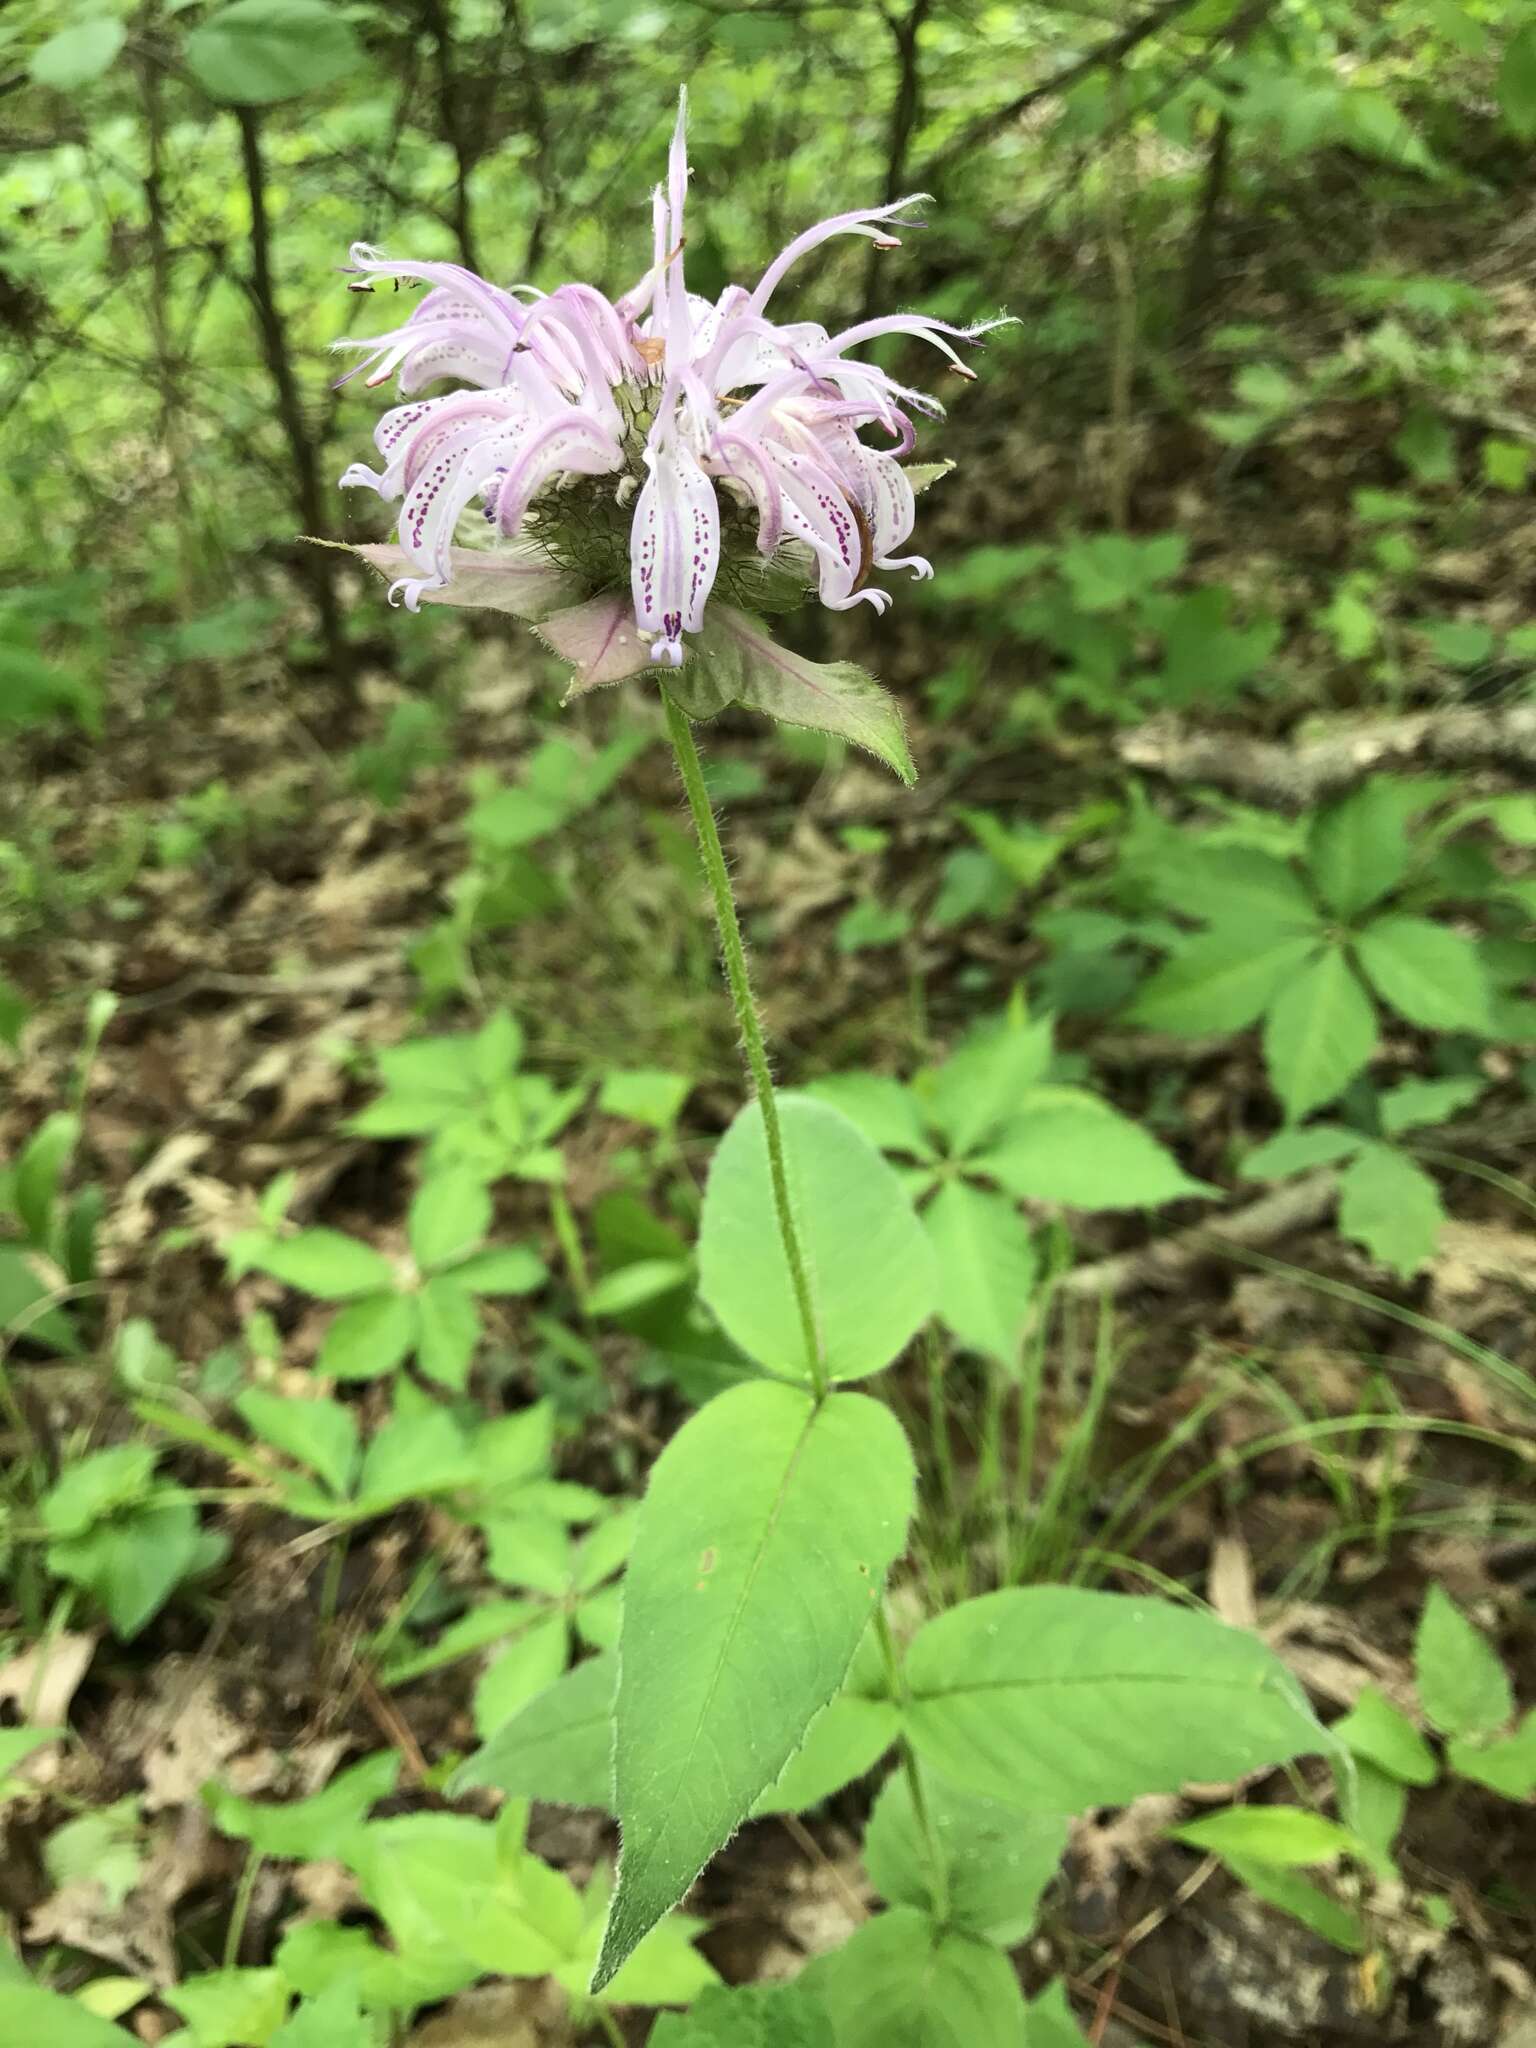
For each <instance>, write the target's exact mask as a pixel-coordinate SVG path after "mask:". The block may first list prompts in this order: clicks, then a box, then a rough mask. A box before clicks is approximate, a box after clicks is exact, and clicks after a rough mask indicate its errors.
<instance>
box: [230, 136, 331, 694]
mask: <svg viewBox="0 0 1536 2048" xmlns="http://www.w3.org/2000/svg"><path fill="white" fill-rule="evenodd" d="M234 115H235V120H236V122H237V123H238V125H239V129H240V157H241V162H242V164H243V166H244V169H245V189H246V196H247V198H248V199H249V201H250V208H251V272H250V276H249V277H248V278H247V279H246V280H245V285H246V290H247V292H248V293H249V294H250V299H251V304H252V307H253V308H254V310H255V314H256V327H257V331H258V333H259V335H260V337H261V349H262V355H263V357H264V359H265V361H266V365H267V374H268V376H269V377H270V378H271V379H272V390H273V394H274V396H275V398H276V400H277V416H278V419H279V420H280V421H281V423H282V428H283V433H284V435H285V436H286V438H287V442H288V458H289V466H290V477H291V481H292V488H293V502H294V509H295V511H296V512H297V513H298V515H299V522H300V524H301V526H302V527H303V528H304V530H305V532H306V533H307V534H313V535H315V536H316V537H318V536H319V534H320V529H321V528H322V527H323V526H324V525H325V523H326V514H325V500H324V498H323V496H322V494H321V488H320V463H319V454H318V451H317V449H316V447H315V443H314V438H313V436H312V435H311V433H310V430H309V422H308V421H307V420H306V419H305V417H304V404H303V400H302V398H301V396H300V393H299V387H298V382H297V380H296V378H295V377H294V374H293V363H292V360H291V357H290V355H289V347H288V330H287V326H286V324H285V323H284V320H283V315H282V309H281V307H280V306H279V305H278V302H277V289H276V285H275V282H274V279H273V275H272V227H271V221H270V219H269V217H268V214H267V174H266V165H265V163H264V161H263V159H262V154H261V123H260V118H259V116H258V114H257V111H256V109H255V108H254V107H236V108H235V109H234ZM303 574H304V578H305V581H306V582H307V583H308V585H309V588H310V591H311V593H312V595H313V597H314V601H315V609H316V611H317V612H318V613H319V615H320V632H321V637H322V639H323V640H324V642H325V652H326V659H327V661H328V663H329V665H330V667H331V670H332V672H333V673H334V674H335V676H336V677H337V680H338V681H340V682H342V683H350V681H351V670H352V664H351V659H350V654H349V650H348V648H347V640H346V634H345V632H344V630H343V627H342V620H341V608H340V606H339V605H338V604H337V602H336V587H335V585H334V583H333V582H332V581H331V570H330V563H329V560H328V558H327V556H326V553H325V550H324V549H323V548H307V549H305V551H304V570H303Z"/></svg>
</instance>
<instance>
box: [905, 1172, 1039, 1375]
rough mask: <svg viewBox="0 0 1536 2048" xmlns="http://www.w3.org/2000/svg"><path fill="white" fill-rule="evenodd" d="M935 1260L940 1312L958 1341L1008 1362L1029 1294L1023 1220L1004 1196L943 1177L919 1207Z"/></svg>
mask: <svg viewBox="0 0 1536 2048" xmlns="http://www.w3.org/2000/svg"><path fill="white" fill-rule="evenodd" d="M923 1222H924V1224H925V1226H926V1228H927V1231H928V1235H929V1237H930V1239H931V1240H932V1243H933V1248H934V1251H935V1253H936V1254H937V1256H938V1263H939V1314H940V1316H941V1317H942V1318H943V1320H944V1321H945V1323H947V1324H948V1326H949V1328H950V1329H951V1330H952V1331H953V1332H954V1333H955V1335H956V1336H957V1337H958V1338H959V1339H960V1341H961V1343H962V1344H964V1345H966V1346H968V1347H969V1349H971V1350H972V1351H979V1352H980V1353H981V1355H982V1356H983V1357H984V1358H994V1359H996V1360H997V1362H998V1363H999V1364H1000V1365H1003V1366H1006V1367H1009V1368H1012V1367H1013V1366H1015V1365H1016V1364H1017V1362H1018V1357H1019V1345H1020V1342H1021V1341H1022V1338H1023V1334H1024V1322H1025V1318H1026V1316H1027V1315H1028V1313H1029V1304H1030V1302H1031V1300H1032V1299H1033V1297H1034V1292H1035V1275H1036V1261H1035V1247H1034V1241H1033V1239H1032V1238H1031V1237H1030V1234H1029V1225H1028V1224H1027V1223H1026V1222H1025V1220H1024V1218H1023V1217H1022V1216H1021V1215H1020V1214H1019V1211H1018V1208H1017V1206H1016V1205H1015V1203H1014V1202H1013V1200H1012V1199H1011V1198H1010V1197H1009V1196H1007V1195H998V1194H993V1193H992V1192H991V1191H990V1190H988V1189H986V1188H978V1187H973V1186H971V1184H970V1183H969V1182H968V1181H963V1180H949V1181H946V1182H945V1183H944V1185H943V1186H942V1187H941V1188H940V1189H939V1191H938V1193H937V1194H936V1195H935V1196H934V1198H933V1200H932V1201H931V1202H930V1203H929V1204H928V1206H927V1208H926V1209H924V1211H923Z"/></svg>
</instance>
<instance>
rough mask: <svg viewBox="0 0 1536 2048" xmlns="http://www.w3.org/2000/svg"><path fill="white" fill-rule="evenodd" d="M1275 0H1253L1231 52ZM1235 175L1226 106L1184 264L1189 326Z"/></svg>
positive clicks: (1207, 279) (1209, 282) (1210, 279)
mask: <svg viewBox="0 0 1536 2048" xmlns="http://www.w3.org/2000/svg"><path fill="white" fill-rule="evenodd" d="M1273 5H1274V0H1251V4H1250V5H1249V6H1248V7H1247V8H1246V9H1245V11H1244V12H1243V14H1242V15H1241V16H1240V17H1239V18H1238V19H1237V20H1236V21H1235V22H1233V23H1232V25H1231V27H1230V28H1229V29H1228V30H1227V36H1228V39H1229V42H1230V45H1231V48H1230V52H1229V54H1230V55H1231V56H1234V57H1235V56H1238V55H1239V54H1240V53H1241V52H1242V50H1243V49H1244V48H1245V47H1246V46H1247V44H1248V43H1249V42H1250V41H1251V40H1252V39H1253V37H1254V36H1255V35H1256V34H1257V33H1258V31H1259V30H1260V29H1261V28H1262V27H1263V25H1264V23H1265V22H1266V21H1267V20H1268V18H1269V15H1270V13H1271V12H1272V10H1273ZM1231 174H1232V115H1231V112H1230V111H1229V110H1228V109H1227V108H1226V107H1223V108H1222V110H1221V112H1220V114H1218V115H1217V117H1216V126H1215V129H1214V130H1213V132H1212V135H1211V147H1210V152H1209V154H1208V155H1207V157H1206V160H1205V177H1204V179H1203V180H1202V182H1201V188H1200V212H1199V216H1198V218H1197V219H1196V222H1195V233H1194V239H1193V240H1192V241H1191V243H1190V248H1189V260H1188V262H1187V263H1186V264H1185V267H1184V290H1183V305H1182V308H1181V318H1182V320H1183V322H1184V324H1185V325H1186V326H1188V325H1189V323H1190V322H1191V321H1193V320H1194V318H1195V316H1196V315H1197V314H1198V313H1199V311H1200V309H1201V307H1202V306H1203V305H1204V304H1205V302H1206V300H1207V299H1208V298H1209V297H1210V295H1211V292H1212V290H1213V288H1214V286H1215V282H1216V236H1217V231H1218V229H1219V228H1220V225H1221V215H1222V210H1223V208H1224V207H1225V205H1226V200H1227V187H1228V184H1229V183H1230V180H1231Z"/></svg>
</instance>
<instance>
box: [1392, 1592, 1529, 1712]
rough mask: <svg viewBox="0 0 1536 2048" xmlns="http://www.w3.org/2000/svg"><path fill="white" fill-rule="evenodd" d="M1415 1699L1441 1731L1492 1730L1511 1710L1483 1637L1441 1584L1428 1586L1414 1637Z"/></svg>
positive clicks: (1503, 1676)
mask: <svg viewBox="0 0 1536 2048" xmlns="http://www.w3.org/2000/svg"><path fill="white" fill-rule="evenodd" d="M1413 1664H1414V1675H1415V1678H1416V1679H1417V1681H1418V1688H1419V1699H1420V1701H1421V1702H1422V1703H1423V1707H1424V1711H1425V1713H1426V1714H1427V1715H1428V1716H1429V1718H1430V1720H1431V1721H1432V1722H1433V1723H1434V1725H1435V1726H1436V1727H1437V1728H1438V1729H1439V1730H1440V1732H1441V1734H1442V1735H1468V1736H1476V1735H1496V1734H1497V1733H1498V1731H1499V1729H1501V1728H1502V1727H1503V1726H1504V1725H1505V1723H1506V1722H1507V1721H1508V1720H1509V1718H1510V1716H1511V1715H1512V1714H1513V1713H1514V1711H1515V1700H1514V1694H1513V1693H1512V1691H1511V1690H1510V1684H1509V1677H1508V1674H1507V1673H1506V1671H1505V1669H1504V1666H1503V1665H1502V1664H1501V1663H1500V1662H1499V1659H1498V1656H1497V1654H1496V1652H1495V1651H1494V1649H1493V1646H1492V1644H1491V1643H1490V1642H1489V1641H1488V1638H1487V1637H1486V1636H1485V1635H1484V1634H1483V1632H1482V1630H1481V1629H1478V1628H1474V1627H1473V1626H1472V1624H1471V1622H1470V1621H1468V1619H1467V1617H1466V1616H1465V1615H1464V1614H1463V1613H1462V1611H1461V1609H1460V1608H1459V1607H1458V1606H1457V1605H1456V1603H1455V1601H1454V1600H1453V1599H1452V1598H1451V1596H1450V1594H1449V1593H1447V1592H1446V1590H1445V1588H1444V1587H1443V1586H1431V1587H1430V1589H1429V1594H1428V1597H1427V1598H1426V1600H1425V1602H1424V1612H1423V1613H1422V1614H1421V1615H1420V1616H1419V1626H1418V1632H1417V1634H1416V1635H1415V1637H1414V1643H1413Z"/></svg>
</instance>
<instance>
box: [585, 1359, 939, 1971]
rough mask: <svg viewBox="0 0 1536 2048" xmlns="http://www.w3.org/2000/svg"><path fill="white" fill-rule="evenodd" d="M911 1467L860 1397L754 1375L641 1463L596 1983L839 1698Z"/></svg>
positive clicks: (892, 1433)
mask: <svg viewBox="0 0 1536 2048" xmlns="http://www.w3.org/2000/svg"><path fill="white" fill-rule="evenodd" d="M913 1486H914V1476H913V1465H912V1454H911V1451H910V1450H909V1449H908V1446H907V1442H906V1439H905V1437H904V1436H903V1435H902V1433H901V1429H900V1427H899V1425H898V1424H897V1423H896V1421H895V1419H894V1418H893V1417H892V1415H891V1413H890V1411H889V1410H888V1409H886V1408H884V1407H882V1406H881V1405H880V1404H879V1403H878V1402H875V1401H871V1400H869V1399H867V1398H866V1397H865V1396H863V1395H860V1394H835V1395H833V1396H832V1397H831V1398H830V1399H828V1400H826V1401H824V1402H823V1403H821V1404H820V1406H817V1405H816V1404H815V1403H813V1402H812V1401H811V1400H810V1398H809V1397H808V1396H806V1395H804V1394H802V1393H800V1392H798V1391H797V1390H796V1389H794V1388H792V1387H786V1386H780V1385H777V1384H771V1383H768V1382H764V1381H759V1382H756V1383H753V1384H749V1385H746V1386H741V1387H735V1388H733V1389H732V1390H731V1391H730V1392H729V1393H726V1394H721V1395H719V1396H718V1397H717V1398H716V1399H715V1400H714V1401H712V1402H710V1404H709V1405H708V1406H707V1407H706V1408H703V1409H701V1410H700V1411H699V1413H698V1414H697V1415H695V1416H694V1417H693V1418H692V1419H691V1420H690V1421H689V1422H687V1423H685V1424H684V1426H683V1428H682V1429H681V1430H680V1431H679V1432H678V1434H677V1436H675V1437H674V1438H673V1440H672V1442H671V1443H670V1444H669V1445H668V1446H667V1448H666V1450H665V1451H664V1452H663V1453H662V1455H661V1457H660V1458H659V1459H658V1460H657V1462H656V1464H655V1466H654V1468H653V1470H652V1472H651V1478H650V1484H649V1486H648V1487H647V1490H646V1495H645V1501H644V1504H643V1506H642V1509H641V1515H640V1528H639V1533H638V1535H637V1537H636V1539H635V1548H634V1553H633V1556H632V1558H631V1560H630V1566H629V1573H628V1577H627V1579H626V1582H625V1596H624V1619H623V1630H622V1634H621V1637H620V1642H619V1673H620V1676H619V1693H618V1714H617V1719H618V1733H617V1741H616V1749H615V1782H616V1786H617V1795H618V1808H619V1818H620V1821H621V1823H622V1828H623V1849H622V1855H621V1857H620V1862H619V1882H618V1891H617V1893H616V1895H615V1898H614V1902H613V1908H612V1912H611V1915H610V1918H609V1923H608V1928H607V1932H606V1934H605V1936H604V1941H603V1950H602V1959H601V1962H600V1964H599V1966H598V1972H597V1976H596V1978H595V1980H594V1984H595V1987H596V1988H601V1986H602V1985H603V1984H604V1983H606V1982H607V1981H608V1979H609V1978H610V1977H612V1976H613V1975H614V1973H615V1972H616V1971H617V1970H618V1968H619V1967H620V1965H621V1964H622V1963H623V1961H624V1959H625V1957H626V1956H627V1955H629V1953H630V1952H631V1950H632V1949H633V1948H634V1947H635V1945H636V1943H637V1942H638V1941H639V1940H640V1938H641V1936H642V1935H643V1934H645V1932H646V1931H647V1929H649V1928H650V1927H653V1926H654V1925H655V1924H656V1922H657V1921H658V1920H659V1919H660V1918H661V1916H662V1914H663V1913H665V1912H667V1911H668V1910H669V1909H670V1908H671V1907H672V1906H674V1905H676V1903H677V1901H678V1900H679V1899H680V1898H681V1897H682V1895H683V1893H684V1892H685V1891H686V1890H687V1889H688V1887H689V1885H690V1884H692V1882H693V1880H694V1878H695V1877H696V1876H697V1875H698V1873H699V1871H700V1870H701V1869H702V1868H703V1866H704V1864H705V1863H706V1862H707V1861H708V1859H709V1858H710V1857H711V1856H712V1855H713V1854H714V1853H715V1851H716V1850H717V1849H719V1848H720V1847H721V1846H722V1845H723V1844H724V1843H725V1842H726V1841H727V1840H728V1839H729V1837H730V1836H731V1834H732V1833H734V1831H735V1830H736V1828H738V1827H739V1826H740V1824H741V1822H742V1821H743V1820H744V1819H745V1817H746V1815H747V1814H748V1812H749V1811H750V1810H751V1807H752V1805H753V1802H754V1801H755V1800H756V1799H757V1798H758V1797H759V1796H760V1795H761V1794H762V1792H763V1791H764V1789H765V1788H766V1787H767V1786H768V1785H770V1784H772V1782H773V1781H774V1779H775V1778H776V1777H777V1776H778V1775H779V1773H780V1771H782V1770H783V1768H784V1766H785V1764H786V1763H787V1762H788V1761H789V1759H790V1757H791V1756H792V1755H793V1754H794V1751H795V1750H796V1749H797V1748H798V1746H799V1744H800V1742H801V1740H802V1739H803V1737H804V1735H805V1731H806V1728H807V1727H808V1725H809V1723H810V1721H811V1718H812V1716H813V1715H814V1714H815V1713H816V1712H817V1711H818V1710H819V1709H820V1708H822V1707H824V1706H825V1705H826V1703H827V1702H828V1700H830V1699H831V1697H832V1695H833V1694H834V1693H835V1692H836V1691H837V1689H838V1687H839V1686H840V1685H841V1683H842V1680H843V1676H844V1673H845V1672H846V1671H847V1669H848V1665H849V1662H850V1660H851V1658H852V1656H853V1653H854V1651H855V1649H856V1648H857V1646H858V1643H859V1639H860V1637H861V1636H862V1635H863V1633H864V1631H865V1629H866V1628H867V1627H868V1625H869V1619H870V1615H871V1612H872V1610H873V1607H874V1604H875V1602H876V1601H877V1600H878V1599H879V1597H880V1589H881V1587H882V1585H883V1583H884V1580H885V1574H886V1572H887V1570H888V1569H889V1568H890V1566H891V1564H892V1563H893V1561H894V1560H895V1559H896V1558H897V1557H898V1556H899V1555H900V1553H901V1550H902V1548H903V1545H904V1544H905V1541H906V1530H907V1522H908V1519H909V1517H910V1515H911V1512H912V1501H913Z"/></svg>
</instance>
